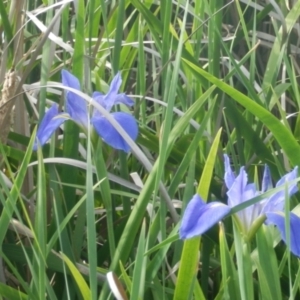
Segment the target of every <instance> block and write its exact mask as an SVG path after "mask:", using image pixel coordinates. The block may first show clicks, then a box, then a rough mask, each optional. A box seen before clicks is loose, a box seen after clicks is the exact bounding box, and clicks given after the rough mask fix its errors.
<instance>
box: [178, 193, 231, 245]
mask: <svg viewBox="0 0 300 300" xmlns="http://www.w3.org/2000/svg"><path fill="white" fill-rule="evenodd" d="M229 212H230V207H228V206H227V205H225V204H223V203H220V202H210V203H208V204H206V203H205V202H204V201H203V200H202V199H201V197H200V196H199V195H194V197H193V198H192V200H191V201H190V202H189V204H188V205H187V207H186V209H185V211H184V214H183V218H182V222H181V225H180V229H179V235H180V238H181V239H189V238H193V237H195V236H199V235H201V234H203V233H204V232H206V231H207V230H208V229H210V228H211V227H212V226H213V225H215V224H216V223H218V222H219V221H220V220H222V219H223V218H224V217H225V216H226V215H227V214H228V213H229Z"/></svg>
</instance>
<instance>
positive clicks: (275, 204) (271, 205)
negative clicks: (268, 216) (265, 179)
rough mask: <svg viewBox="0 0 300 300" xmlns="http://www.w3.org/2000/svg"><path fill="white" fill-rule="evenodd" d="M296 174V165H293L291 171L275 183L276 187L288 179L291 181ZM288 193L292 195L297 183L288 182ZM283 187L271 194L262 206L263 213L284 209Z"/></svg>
mask: <svg viewBox="0 0 300 300" xmlns="http://www.w3.org/2000/svg"><path fill="white" fill-rule="evenodd" d="M297 176H298V167H295V168H294V170H293V171H291V172H289V173H287V174H286V175H285V176H283V177H282V178H281V179H280V180H279V181H278V182H277V184H276V187H279V186H281V185H284V184H288V183H289V182H290V181H293V180H295V179H296V178H297ZM287 188H288V195H289V196H292V195H293V194H295V193H296V192H297V191H298V187H297V183H293V184H288V187H287ZM285 193H286V191H285V189H283V190H281V191H278V192H277V193H275V194H274V195H272V196H271V197H270V198H269V199H268V200H267V201H266V203H265V205H264V208H263V213H266V212H276V211H283V210H284V201H285V198H286V197H285Z"/></svg>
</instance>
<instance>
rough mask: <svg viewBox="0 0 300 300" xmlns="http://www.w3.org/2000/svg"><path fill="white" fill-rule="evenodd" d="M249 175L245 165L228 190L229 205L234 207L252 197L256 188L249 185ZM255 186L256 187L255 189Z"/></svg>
mask: <svg viewBox="0 0 300 300" xmlns="http://www.w3.org/2000/svg"><path fill="white" fill-rule="evenodd" d="M247 181H248V175H247V173H246V172H245V169H244V167H241V170H240V174H239V175H238V176H237V177H236V179H235V180H234V182H233V184H232V185H231V187H230V189H229V190H228V192H227V195H228V205H229V206H230V207H234V206H236V205H238V204H240V203H242V202H244V201H247V200H249V199H251V196H252V195H253V194H255V192H256V190H255V187H254V186H253V185H250V186H249V187H248V186H247ZM253 188H254V189H253ZM248 197H250V198H248Z"/></svg>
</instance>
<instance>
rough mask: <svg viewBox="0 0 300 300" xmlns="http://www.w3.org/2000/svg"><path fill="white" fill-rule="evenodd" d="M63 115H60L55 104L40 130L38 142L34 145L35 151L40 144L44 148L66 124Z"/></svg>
mask: <svg viewBox="0 0 300 300" xmlns="http://www.w3.org/2000/svg"><path fill="white" fill-rule="evenodd" d="M62 116H63V114H59V113H58V105H57V104H53V105H52V106H51V107H50V108H49V109H48V111H47V112H46V113H45V115H44V118H43V120H42V122H41V124H40V126H39V128H38V131H37V134H36V141H35V143H34V145H33V150H37V147H38V143H39V144H40V145H41V146H43V145H44V144H45V143H46V142H47V141H48V140H49V139H50V137H51V135H52V134H53V133H54V131H55V130H56V129H57V128H58V127H59V126H60V125H61V124H62V123H64V122H65V120H66V118H65V117H62Z"/></svg>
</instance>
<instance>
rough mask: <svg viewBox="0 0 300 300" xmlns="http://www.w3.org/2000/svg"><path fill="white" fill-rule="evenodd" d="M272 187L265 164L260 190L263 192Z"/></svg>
mask: <svg viewBox="0 0 300 300" xmlns="http://www.w3.org/2000/svg"><path fill="white" fill-rule="evenodd" d="M272 187H273V186H272V179H271V173H270V169H269V167H268V166H267V165H265V169H264V175H263V179H262V184H261V191H262V192H263V193H264V192H266V191H267V190H268V189H271V188H272Z"/></svg>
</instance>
